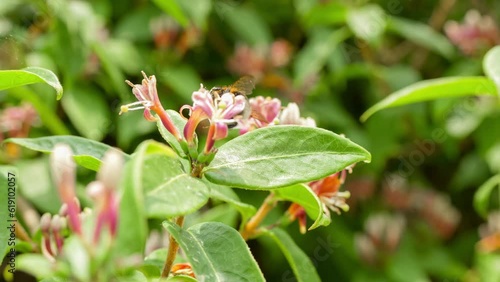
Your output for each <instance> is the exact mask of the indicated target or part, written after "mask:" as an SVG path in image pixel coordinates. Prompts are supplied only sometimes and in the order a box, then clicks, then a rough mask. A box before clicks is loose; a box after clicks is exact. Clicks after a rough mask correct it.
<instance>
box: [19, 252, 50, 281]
mask: <svg viewBox="0 0 500 282" xmlns="http://www.w3.org/2000/svg"><path fill="white" fill-rule="evenodd" d="M16 271H24V272H26V273H29V274H31V275H33V276H35V277H36V278H37V279H38V280H42V279H43V278H49V277H51V276H54V274H55V270H54V267H53V264H52V263H51V262H50V261H49V260H48V259H47V258H46V257H44V256H43V255H42V254H22V255H20V256H18V257H17V258H16Z"/></svg>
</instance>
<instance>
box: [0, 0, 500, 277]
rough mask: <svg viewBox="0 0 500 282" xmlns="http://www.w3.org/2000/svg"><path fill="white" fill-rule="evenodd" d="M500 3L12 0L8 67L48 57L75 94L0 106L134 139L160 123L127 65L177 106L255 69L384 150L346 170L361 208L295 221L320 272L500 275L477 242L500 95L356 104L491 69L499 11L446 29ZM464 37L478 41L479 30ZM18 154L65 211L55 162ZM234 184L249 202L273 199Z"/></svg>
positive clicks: (25, 92)
mask: <svg viewBox="0 0 500 282" xmlns="http://www.w3.org/2000/svg"><path fill="white" fill-rule="evenodd" d="M471 5H472V6H471ZM499 5H500V4H499V2H498V1H474V2H472V4H471V3H469V2H461V1H453V0H441V1H418V2H417V1H409V0H387V1H382V0H380V1H319V0H316V1H310V0H294V1H283V0H280V1H264V0H255V1H243V0H214V1H209V0H196V1H195V0H191V1H182V0H153V1H147V0H123V1H112V0H90V1H69V0H68V1H65V0H46V1H36V0H2V4H0V69H21V68H24V67H26V66H30V67H33V66H35V67H44V68H47V69H50V70H52V71H53V72H55V73H56V75H57V77H58V78H59V80H60V81H61V83H62V85H63V87H64V91H65V94H64V96H63V98H62V102H61V103H58V102H56V101H55V99H54V93H53V89H51V88H50V87H48V86H46V85H32V86H29V87H23V88H19V89H16V90H15V89H12V90H8V91H2V92H0V105H2V108H4V109H6V108H8V107H11V106H16V105H18V104H22V103H30V104H32V105H33V106H34V107H35V109H36V110H37V112H38V115H39V117H40V121H39V122H38V123H37V122H35V123H33V124H32V125H34V127H33V128H31V131H30V133H29V137H41V136H47V135H58V134H65V133H67V132H71V133H72V134H73V135H79V136H83V137H86V138H89V139H93V140H96V141H102V142H104V143H107V144H109V145H111V146H116V147H119V148H121V149H122V150H124V151H125V152H128V153H129V152H132V151H133V150H134V149H135V147H136V145H137V144H138V143H140V142H141V141H142V140H144V139H148V138H153V139H157V140H161V137H160V135H159V133H157V130H156V129H157V128H156V126H155V124H154V123H148V122H146V121H145V120H144V119H143V118H142V116H141V114H139V113H128V114H127V115H123V116H118V112H119V107H120V105H122V104H126V103H128V102H131V101H133V100H134V99H133V98H134V97H133V95H132V94H131V91H130V88H129V87H128V86H127V85H126V84H125V83H124V80H125V79H128V80H130V81H136V82H137V81H139V79H141V78H140V71H141V70H144V71H145V72H146V73H147V74H155V75H156V76H157V78H158V90H159V94H160V99H161V100H162V103H163V104H164V106H165V108H171V109H175V110H177V109H179V108H180V106H181V105H183V104H190V102H191V101H190V99H191V93H192V91H194V90H196V89H198V88H199V84H200V83H203V84H204V85H206V86H207V87H208V88H210V87H212V86H215V85H226V84H230V83H231V82H233V81H234V80H235V79H237V78H238V77H239V76H241V75H244V74H251V75H253V76H255V77H256V78H257V79H258V81H259V82H258V84H257V88H256V89H255V90H254V95H263V96H272V97H278V98H280V99H282V100H283V101H290V102H296V103H298V104H299V105H300V106H301V108H302V110H303V112H304V114H303V115H305V116H311V117H313V118H315V119H316V121H317V123H318V125H319V126H320V127H324V128H327V129H330V130H332V131H334V132H336V133H342V134H345V135H346V136H347V137H348V138H350V139H351V140H353V141H354V142H356V143H358V144H361V145H362V146H363V147H365V148H367V150H368V151H370V152H371V154H372V163H371V164H370V165H359V166H358V167H356V168H355V170H354V173H353V174H352V175H350V176H349V177H348V179H347V182H346V184H345V189H347V190H349V191H350V192H351V194H352V197H351V200H350V202H349V204H350V206H351V211H349V212H348V213H346V214H343V215H342V216H334V218H333V222H332V224H331V225H330V226H328V227H326V228H319V229H316V230H314V231H311V232H308V233H307V234H306V235H304V236H302V235H300V234H299V233H298V227H297V226H296V225H292V226H290V227H289V228H288V231H289V233H290V234H291V237H292V238H293V240H295V242H297V245H299V246H301V248H302V249H304V252H305V253H306V254H307V255H308V256H309V257H310V258H311V259H312V261H313V263H314V265H315V266H316V267H317V270H318V273H319V276H320V277H321V279H322V281H445V280H446V281H449V280H452V281H455V280H467V281H498V279H500V278H499V277H500V274H499V273H498V267H495V265H498V261H499V260H500V259H499V255H498V253H484V252H481V251H478V245H477V243H478V242H479V241H480V240H481V238H483V236H486V235H484V234H485V233H484V232H482V233H480V232H479V229H481V230H483V231H484V230H485V229H487V228H486V227H485V226H486V225H485V224H486V220H487V219H486V217H487V215H488V214H491V213H492V211H494V210H495V209H498V208H499V204H500V203H499V200H498V195H499V191H498V189H496V190H495V189H494V188H495V187H496V186H494V185H497V186H498V181H497V180H496V179H498V177H497V178H493V177H494V175H495V174H498V173H499V172H500V122H499V118H500V110H499V107H498V100H495V98H494V97H493V98H488V97H481V98H479V97H469V98H450V99H442V100H437V101H434V102H425V103H419V104H414V105H407V106H404V107H399V108H393V109H389V110H386V111H382V112H380V113H377V114H375V115H374V116H373V117H371V118H370V119H368V120H367V121H366V123H361V122H360V121H359V117H360V116H361V114H362V113H363V112H364V111H365V110H366V109H368V108H369V107H370V106H371V105H373V104H375V103H376V102H378V101H379V100H381V99H383V98H384V97H386V96H387V95H388V94H390V93H392V92H395V91H397V90H399V89H401V88H403V87H405V86H409V85H411V84H413V83H415V82H417V81H420V80H423V79H431V78H438V77H445V76H477V75H483V73H482V58H483V55H484V54H485V52H486V51H487V50H488V49H489V48H490V47H492V46H494V45H497V44H499V43H500V41H499V38H500V35H499V34H498V24H497V23H496V22H493V24H494V26H495V27H496V34H495V29H491V31H490V34H487V35H488V36H490V37H488V40H487V41H481V42H480V43H481V44H479V45H478V46H479V47H477V48H475V49H473V50H472V51H470V50H469V49H465V47H464V46H463V45H460V42H458V41H456V40H450V39H448V37H447V36H446V35H445V33H444V29H445V28H444V27H445V26H446V24H445V23H446V22H447V21H449V20H456V21H458V22H462V21H463V18H464V15H465V14H466V13H467V11H468V10H469V9H471V8H474V9H477V10H479V11H480V13H481V14H483V15H485V14H488V15H489V16H491V17H492V18H493V19H497V18H498V17H499V16H500V13H499V11H500V9H499V8H500V6H499ZM493 21H494V20H493ZM465 35H466V34H465V33H464V34H463V36H464V40H465V39H467V40H468V42H470V41H473V40H478V41H479V40H480V39H481V38H480V36H478V37H479V39H478V38H468V37H465ZM449 37H450V38H451V39H453V37H452V36H451V35H449ZM485 37H487V36H486V35H485ZM491 38H493V39H491ZM490 39H491V40H490ZM285 104H286V103H285ZM54 119H55V120H54ZM2 134H3V136H4V137H27V136H9V133H8V132H3V133H2ZM7 149H8V148H7ZM12 154H13V152H11V151H8V150H6V151H5V152H4V153H3V154H2V155H1V156H0V157H1V158H2V160H3V162H6V163H13V164H15V165H16V166H18V167H19V170H20V174H21V175H23V171H25V172H26V174H32V175H33V176H34V178H36V181H37V182H38V183H37V184H36V185H35V184H34V183H30V182H32V181H31V180H29V179H28V178H26V177H25V178H20V179H22V181H21V182H20V185H21V188H20V189H21V194H22V195H24V196H25V198H26V199H28V200H29V201H31V202H32V204H33V205H34V206H35V207H36V208H37V209H39V210H40V211H41V212H45V211H53V210H52V209H53V207H54V206H58V204H57V203H56V201H57V200H58V199H57V197H48V198H47V197H38V196H36V195H40V194H43V195H47V194H46V193H45V192H43V191H42V189H44V191H45V190H47V189H45V187H50V185H51V184H50V179H49V178H50V177H47V169H46V162H44V161H41V159H40V158H38V157H36V156H35V155H30V154H32V153H29V152H23V154H24V155H23V156H24V158H25V159H24V160H22V161H21V160H17V157H16V154H14V157H13V156H12ZM91 174H92V173H91V172H89V171H86V170H83V169H82V170H81V171H80V178H79V179H81V180H82V181H83V182H85V181H86V180H89V179H93V177H92V175H91ZM488 179H491V180H490V181H489V182H487V183H486V184H484V185H486V186H483V187H486V188H482V190H481V191H483V192H482V194H480V195H479V196H478V195H476V198H475V200H476V201H473V198H474V194H475V192H476V190H477V189H478V188H479V187H480V186H481V185H483V183H485V182H486V181H487V180H488ZM495 181H496V182H495ZM35 187H36V189H35ZM32 189H35V190H32ZM37 189H39V190H40V191H38V190H37ZM485 191H486V192H485ZM237 192H238V193H239V194H240V198H242V199H244V200H245V201H246V202H250V203H259V201H260V200H261V198H260V197H259V196H262V197H264V195H259V194H257V196H256V195H255V194H251V193H248V192H247V191H237ZM485 193H486V194H489V196H488V195H485ZM491 193H492V194H491ZM35 194H36V195H35ZM34 195H35V196H34ZM256 197H257V198H256ZM49 198H50V199H49ZM478 198H479V199H478ZM478 201H479V203H478ZM481 202H482V204H481ZM474 205H476V206H477V205H479V207H478V208H477V210H476V209H474ZM285 208H286V207H285V206H283V207H281V209H278V210H276V211H275V214H274V217H275V218H276V217H279V216H280V214H279V212H284V210H285ZM478 212H479V213H478ZM199 217H204V220H207V219H211V220H218V221H224V222H229V223H230V224H232V225H234V226H237V225H236V224H237V222H236V219H235V217H229V218H228V217H227V214H225V213H212V214H211V216H208V215H205V214H203V213H200V214H195V215H193V216H192V217H191V219H190V220H191V221H192V222H197V220H199ZM495 220H496V224H498V220H499V219H498V218H497V219H495ZM491 224H495V222H493V223H491ZM496 232H500V230H496ZM278 234H279V233H278ZM273 236H276V235H273ZM280 236H281V235H280ZM497 244H498V243H497ZM250 247H251V249H252V252H253V253H254V255H255V256H256V259H257V261H258V262H259V263H260V267H261V268H262V269H263V272H264V275H265V277H266V279H267V280H268V281H294V280H293V275H292V272H291V270H287V269H289V266H288V265H287V264H286V261H285V258H284V257H283V256H282V255H281V252H280V251H279V249H278V247H277V246H276V245H274V244H273V243H272V242H271V239H269V240H267V239H259V241H258V242H250ZM497 252H498V250H497ZM270 260H271V262H269V261H270ZM264 262H265V263H264ZM299 268H300V266H299ZM284 269H285V271H284V272H283V270H284Z"/></svg>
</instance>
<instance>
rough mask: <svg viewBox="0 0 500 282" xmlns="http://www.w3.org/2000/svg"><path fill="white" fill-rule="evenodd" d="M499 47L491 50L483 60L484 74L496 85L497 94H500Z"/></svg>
mask: <svg viewBox="0 0 500 282" xmlns="http://www.w3.org/2000/svg"><path fill="white" fill-rule="evenodd" d="M499 62H500V46H495V47H493V48H491V49H490V50H489V51H488V53H486V55H485V56H484V59H483V69H484V73H485V74H486V75H487V76H488V77H489V78H491V80H493V81H494V82H495V84H496V87H497V92H498V93H500V64H499Z"/></svg>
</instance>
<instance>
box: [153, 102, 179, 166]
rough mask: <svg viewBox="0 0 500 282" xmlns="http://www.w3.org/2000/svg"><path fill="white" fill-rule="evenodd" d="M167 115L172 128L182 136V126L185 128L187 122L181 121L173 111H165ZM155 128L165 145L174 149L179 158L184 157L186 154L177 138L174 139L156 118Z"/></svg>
mask: <svg viewBox="0 0 500 282" xmlns="http://www.w3.org/2000/svg"><path fill="white" fill-rule="evenodd" d="M167 114H168V116H169V117H170V119H171V120H172V122H173V123H174V126H175V127H176V128H177V130H178V131H179V132H180V133H181V134H182V132H184V126H186V123H187V120H185V119H183V118H182V117H181V115H180V114H179V113H178V112H176V111H174V110H167ZM156 126H157V127H158V131H159V132H160V134H161V136H162V137H163V139H165V141H167V143H168V144H169V145H170V147H172V149H174V151H175V152H176V153H177V154H178V155H179V156H181V157H184V156H186V153H184V150H183V149H182V147H181V145H180V144H179V141H178V140H177V138H175V136H174V135H172V133H170V132H169V131H168V130H167V129H166V128H165V126H163V123H162V122H161V120H160V119H159V118H158V119H157V122H156Z"/></svg>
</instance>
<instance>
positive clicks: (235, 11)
mask: <svg viewBox="0 0 500 282" xmlns="http://www.w3.org/2000/svg"><path fill="white" fill-rule="evenodd" d="M217 3H219V1H217ZM219 5H228V4H226V3H223V2H220V4H219ZM215 8H217V4H216V7H215ZM224 9H225V10H223V11H221V13H219V16H220V19H221V20H222V21H224V22H225V24H226V26H228V27H230V28H232V29H233V30H234V32H235V33H236V34H237V38H238V40H243V41H245V42H246V43H248V44H250V45H252V46H268V45H269V44H270V43H271V41H272V38H273V37H272V35H271V31H270V30H269V27H268V26H267V25H266V23H265V21H264V20H263V19H262V17H261V16H260V14H258V13H257V12H256V11H255V10H253V9H245V8H242V7H227V6H225V7H224Z"/></svg>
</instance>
